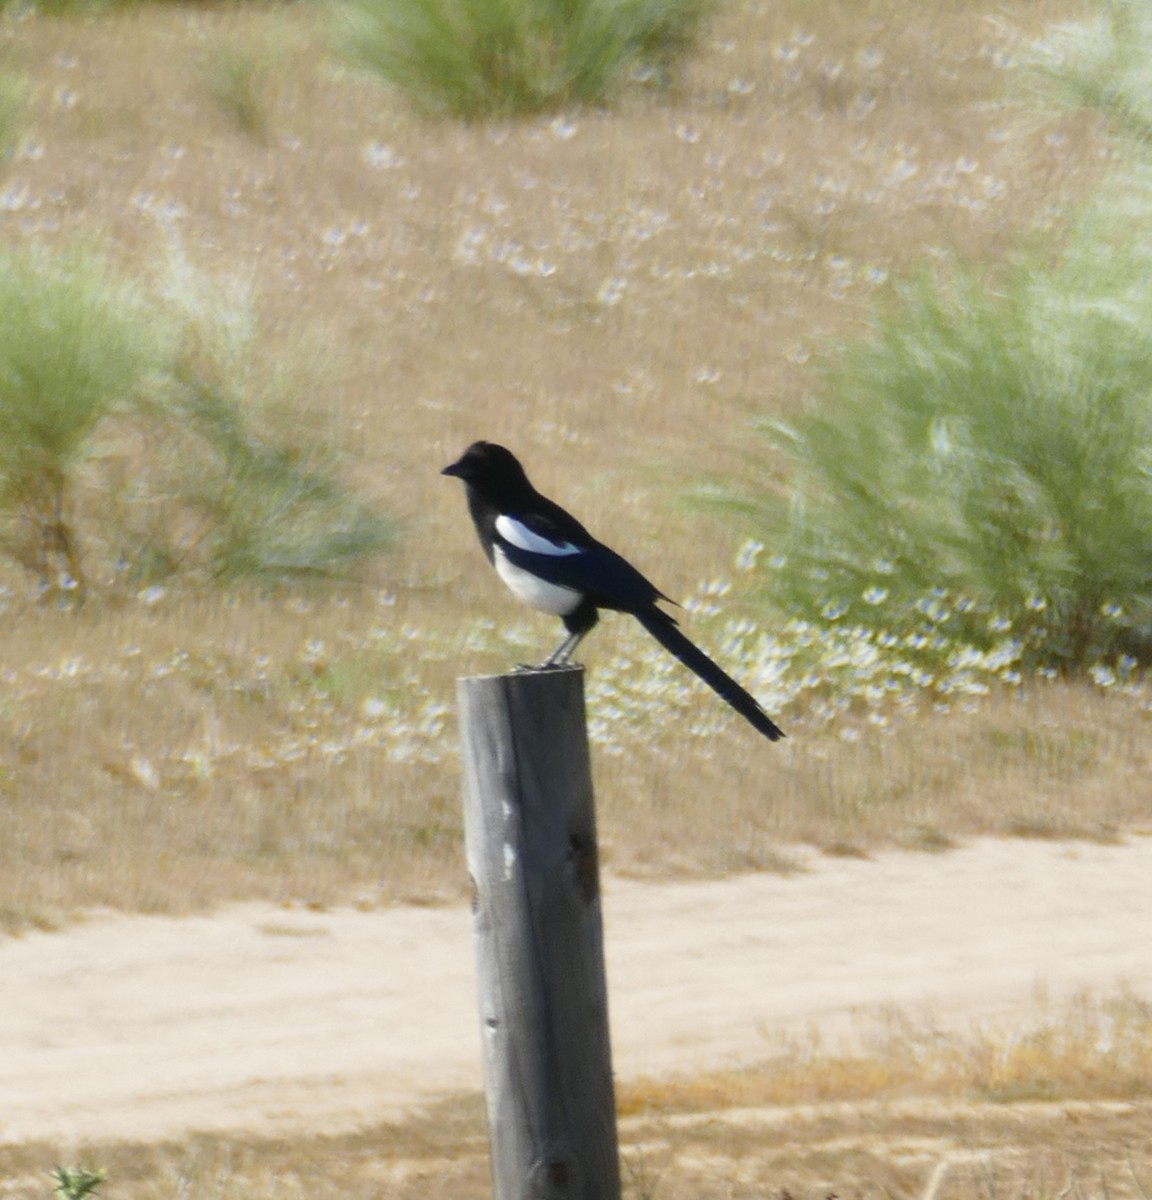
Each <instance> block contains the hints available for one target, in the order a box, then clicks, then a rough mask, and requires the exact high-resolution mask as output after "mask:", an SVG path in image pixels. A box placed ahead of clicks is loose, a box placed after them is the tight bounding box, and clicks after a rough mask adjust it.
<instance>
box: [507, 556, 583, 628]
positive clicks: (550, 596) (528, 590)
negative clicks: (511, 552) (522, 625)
mask: <svg viewBox="0 0 1152 1200" xmlns="http://www.w3.org/2000/svg"><path fill="white" fill-rule="evenodd" d="M495 562H496V574H497V575H499V576H500V578H501V579H503V580H504V582H505V583H506V584H507V585H508V586H509V587H510V588H511V589H512V593H513V595H515V596H516V597H518V598H519V599H520V600H523V601H524V603H525V604H530V605H531V606H532V607H533V608H538V609H539V610H540V611H541V612H546V613H553V614H554V615H556V616H558V617H564V616H567V615H568V613H570V612H574V611H575V610H576V609H577V608H579V607H580V602H581V601H582V600H583V599H584V593H583V592H578V591H576V590H574V589H573V588H566V587H561V585H560V584H558V583H548V582H547V580H544V579H541V578H540V576H539V575H533V574H532V572H531V571H525V570H524V568H523V567H518V566H516V565H515V564H514V563H511V562H509V561H508V552H507V551H506V550H505V549H504V547H503V546H497V547H496V559H495Z"/></svg>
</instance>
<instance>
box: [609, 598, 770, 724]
mask: <svg viewBox="0 0 1152 1200" xmlns="http://www.w3.org/2000/svg"><path fill="white" fill-rule="evenodd" d="M632 615H633V616H634V617H635V618H636V620H637V621H639V622H640V624H641V625H643V626H644V628H645V629H647V630H648V632H649V633H650V634H651V635H652V636H653V637H654V638H655V639H656V640H657V641H658V642H659V643H660V645H661V646H663V647H664V649H665V650H667V651H668V653H669V654H671V655H672V656H673V657H674V658H678V659H679V660H680V661H681V662H682V663H683V664H684V665H685V666H686V667H687V668H688V670H690V671H695V672H696V674H697V675H699V676H700V678H701V679H702V680H704V682H705V683H706V684H707V685H708V686H709V687H710V688H711V689H712V690H713V691H714V692H715V693H716V694H717V695H718V696H719V697H720V698H721V699H722V700H725V701H727V702H728V703H729V704H730V705H731V706H732V707H733V708H734V709H735V710H736V711H737V712H738V713H739V714H740V715H741V716H742V717H743V718H744V719H745V720H746V721H747V722H748V723H749V724H750V725H752V726H753V727H755V728H756V729H758V730H759V731H760V732H761V733H762V734H763V735H764V736H765V737H766V738H768V739H769V740H770V741H773V742H775V741H778V740H779V739H780V738H782V737H783V736H784V731H783V730H782V729H781V728H780V727H779V726H778V725H777V724H776V723H775V722H774V721H773V720H772V718H771V717H770V716H769V715H768V714H767V713H766V712H765V711H764V710H763V709H762V708H761V707H760V705H759V703H758V702H757V701H756V699H755V697H754V696H752V695H750V694H749V693H748V692H746V691H745V690H744V689H743V688H742V687H741V686H740V685H739V684H738V683H737V682H736V680H735V679H733V678H732V676H731V675H729V674H728V673H727V672H725V671H724V670H723V669H722V668H721V667H719V666H718V665H717V664H716V663H714V662H713V661H712V660H711V659H710V658H709V657H708V655H707V654H705V653H704V651H703V650H701V649H700V647H699V646H697V645H696V644H695V643H694V642H690V641H689V640H688V638H687V637H685V636H684V634H683V633H681V632H680V629H679V627H678V626H677V624H676V622H675V620H673V618H672V617H670V616H668V614H667V613H665V612H661V611H660V609H658V608H650V609H646V610H643V611H641V612H633V614H632Z"/></svg>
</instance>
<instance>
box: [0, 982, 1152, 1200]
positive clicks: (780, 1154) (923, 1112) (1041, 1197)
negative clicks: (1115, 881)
mask: <svg viewBox="0 0 1152 1200" xmlns="http://www.w3.org/2000/svg"><path fill="white" fill-rule="evenodd" d="M853 1037H854V1041H855V1042H856V1043H857V1044H856V1046H855V1048H853V1049H852V1050H850V1051H847V1050H837V1049H836V1048H833V1047H828V1046H824V1045H821V1044H819V1043H818V1042H816V1041H814V1040H813V1039H806V1040H802V1041H800V1042H798V1043H795V1044H792V1045H790V1046H783V1047H782V1048H781V1051H780V1053H779V1054H778V1055H777V1056H776V1057H774V1058H773V1059H772V1060H771V1061H769V1062H767V1063H764V1064H761V1065H759V1066H757V1067H752V1068H745V1069H741V1070H739V1071H726V1072H719V1073H716V1074H713V1075H709V1076H705V1077H700V1078H695V1079H686V1080H679V1081H667V1080H663V1081H659V1082H653V1081H649V1082H639V1083H636V1084H632V1085H630V1086H627V1087H624V1088H622V1089H621V1092H620V1095H619V1108H620V1113H621V1120H620V1136H621V1147H622V1159H623V1177H624V1183H625V1192H624V1194H625V1196H626V1197H629V1198H632V1200H710V1198H712V1197H715V1198H716V1200H720V1198H721V1197H724V1198H727V1200H731V1198H734V1197H735V1198H741V1200H752V1198H754V1197H755V1198H761V1200H762V1198H767V1197H783V1196H785V1195H791V1196H793V1197H796V1198H797V1200H799V1198H800V1197H821V1198H826V1197H828V1196H829V1195H832V1194H835V1195H837V1196H841V1197H853V1196H859V1197H872V1196H906V1197H916V1196H918V1197H923V1198H924V1200H928V1198H929V1197H936V1198H938V1200H953V1198H955V1200H960V1198H961V1197H965V1198H967V1197H976V1196H979V1197H985V1198H986V1200H996V1198H998V1197H1024V1196H1029V1197H1034V1198H1035V1200H1048V1198H1052V1200H1055V1198H1056V1197H1077V1198H1079V1197H1106V1196H1111V1197H1116V1198H1129V1197H1132V1198H1144V1197H1147V1195H1148V1193H1149V1189H1150V1188H1152V1121H1150V1120H1149V1117H1150V1116H1152V1108H1150V1104H1149V1090H1150V1084H1149V1080H1150V1079H1152V1013H1150V1012H1149V1009H1148V1005H1147V1004H1145V1003H1142V1002H1140V1001H1138V1000H1136V999H1135V998H1133V997H1131V996H1126V995H1119V996H1116V997H1114V998H1112V999H1110V1000H1107V1001H1099V1000H1091V999H1089V998H1087V997H1083V998H1081V999H1079V1000H1077V1001H1076V1002H1075V1003H1074V1004H1072V1005H1071V1006H1070V1007H1068V1008H1067V1009H1065V1010H1061V1011H1048V1010H1044V1009H1042V1015H1041V1017H1040V1019H1039V1020H1038V1021H1037V1022H1036V1024H1035V1025H1034V1026H1033V1028H1031V1029H1029V1030H1027V1031H1019V1030H1016V1031H1012V1030H1009V1029H1006V1028H986V1029H974V1030H973V1031H971V1032H970V1033H969V1034H966V1035H963V1036H961V1035H954V1034H953V1035H949V1034H944V1033H942V1032H940V1031H939V1030H937V1029H935V1028H934V1027H932V1026H931V1025H928V1024H920V1025H917V1024H915V1023H911V1022H908V1021H907V1020H902V1019H900V1018H898V1017H895V1016H891V1017H888V1018H886V1019H880V1020H862V1021H861V1024H860V1028H859V1029H858V1030H857V1031H856V1033H855V1034H854V1035H853ZM61 1158H64V1159H65V1160H66V1161H67V1162H68V1163H70V1164H77V1163H83V1164H84V1165H87V1166H99V1167H102V1168H104V1169H105V1170H107V1172H108V1176H109V1183H108V1185H107V1190H108V1194H109V1195H110V1196H111V1195H116V1196H120V1197H125V1198H126V1200H127V1198H130V1200H153V1198H156V1200H159V1198H160V1197H169V1196H172V1195H180V1196H184V1197H187V1198H188V1200H208V1198H209V1197H212V1198H213V1200H219V1198H236V1200H239V1198H241V1197H245V1198H251V1200H257V1198H263V1197H273V1196H274V1197H276V1198H277V1200H281V1198H283V1197H308V1198H309V1200H312V1198H315V1197H320V1198H324V1197H329V1196H331V1197H336V1196H348V1195H372V1196H388V1197H389V1198H395V1200H407V1198H409V1197H411V1198H413V1200H415V1198H417V1197H425V1196H428V1195H430V1194H434V1195H451V1196H454V1197H460V1198H461V1200H468V1198H471V1197H482V1196H488V1195H490V1180H489V1175H488V1162H487V1145H486V1139H485V1121H484V1114H483V1110H482V1106H481V1103H480V1100H479V1098H478V1097H466V1098H460V1099H457V1100H451V1101H446V1102H443V1103H441V1104H438V1105H436V1106H434V1107H432V1108H430V1109H428V1110H427V1111H424V1112H421V1113H419V1114H414V1115H413V1116H412V1117H411V1118H409V1119H408V1120H406V1121H403V1122H400V1123H398V1124H394V1125H381V1126H377V1127H374V1128H368V1129H365V1130H364V1131H362V1132H360V1133H356V1134H342V1135H338V1136H331V1137H296V1138H292V1139H286V1138H278V1139H254V1138H251V1137H246V1136H243V1135H238V1136H234V1137H231V1136H192V1137H190V1138H188V1139H186V1140H183V1141H179V1142H169V1143H165V1144H161V1145H139V1144H134V1143H112V1144H106V1143H101V1144H84V1145H60V1144H52V1145H49V1144H47V1143H43V1144H42V1143H33V1144H28V1145H22V1146H16V1147H0V1176H2V1177H3V1178H4V1180H5V1183H4V1184H2V1185H0V1194H3V1195H4V1196H7V1197H12V1198H13V1200H24V1198H28V1200H32V1197H37V1196H41V1195H43V1194H44V1186H45V1179H46V1177H47V1171H48V1167H47V1164H50V1163H52V1162H55V1161H59V1160H60V1159H61Z"/></svg>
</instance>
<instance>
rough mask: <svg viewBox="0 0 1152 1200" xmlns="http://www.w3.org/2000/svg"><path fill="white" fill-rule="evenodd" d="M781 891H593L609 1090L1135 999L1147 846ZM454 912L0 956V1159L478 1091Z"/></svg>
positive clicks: (355, 917) (1151, 873)
mask: <svg viewBox="0 0 1152 1200" xmlns="http://www.w3.org/2000/svg"><path fill="white" fill-rule="evenodd" d="M809 867H810V870H809V871H808V872H807V873H805V874H802V875H798V876H793V877H790V878H780V877H774V876H748V877H741V878H737V879H732V880H726V881H723V882H719V883H700V884H667V885H665V884H660V885H652V884H637V883H629V882H625V881H619V880H609V881H607V883H606V887H605V913H606V921H607V934H608V970H609V984H610V989H611V1008H612V1032H613V1041H614V1044H615V1063H616V1069H617V1073H618V1074H619V1075H621V1076H622V1077H625V1078H630V1077H634V1076H636V1075H640V1074H649V1073H651V1074H659V1073H664V1072H671V1071H694V1070H698V1069H702V1068H706V1067H712V1066H720V1065H723V1064H725V1063H729V1062H741V1061H745V1062H746V1061H751V1060H754V1059H756V1058H757V1057H762V1056H764V1055H765V1054H766V1053H768V1052H769V1051H770V1049H771V1045H772V1040H771V1039H772V1037H773V1036H774V1035H775V1034H776V1033H777V1032H778V1031H780V1030H782V1029H783V1030H788V1029H804V1028H806V1027H807V1026H808V1025H809V1024H811V1023H813V1022H817V1023H819V1024H820V1025H821V1026H822V1027H823V1028H825V1029H830V1030H835V1029H843V1028H846V1027H847V1026H848V1024H850V1021H851V1017H852V1014H853V1013H854V1012H859V1011H861V1010H864V1011H867V1010H869V1009H871V1008H875V1007H877V1006H885V1005H898V1006H900V1007H901V1008H903V1009H906V1010H910V1011H911V1012H912V1013H913V1014H930V1015H931V1017H932V1019H934V1020H936V1021H938V1022H939V1023H940V1024H941V1025H945V1026H953V1027H954V1026H957V1025H963V1024H966V1023H968V1022H970V1021H971V1020H973V1019H975V1018H988V1017H995V1018H997V1019H1005V1020H1008V1019H1012V1018H1013V1017H1020V1016H1023V1015H1024V1014H1026V1013H1027V1012H1028V1011H1029V1010H1030V1008H1031V1007H1032V1005H1033V1004H1034V996H1035V989H1036V988H1037V986H1038V985H1043V986H1045V987H1046V988H1047V989H1048V993H1049V995H1050V996H1052V997H1053V998H1059V997H1060V996H1062V995H1064V994H1066V993H1069V992H1073V991H1076V990H1078V989H1080V988H1083V987H1090V988H1092V989H1093V990H1097V991H1103V992H1108V991H1110V990H1112V989H1113V988H1114V987H1115V986H1116V985H1117V984H1118V983H1120V982H1126V983H1128V984H1129V985H1131V986H1132V987H1133V988H1135V989H1136V990H1137V991H1139V992H1141V993H1143V994H1150V993H1152V838H1143V839H1134V840H1132V841H1131V842H1130V843H1129V844H1127V845H1124V846H1098V845H1071V846H1069V845H1060V844H1052V843H1039V842H1033V843H1029V842H995V841H987V842H980V843H977V844H975V845H973V846H971V847H968V848H966V849H963V850H957V851H953V852H951V853H948V854H943V855H926V854H900V853H892V854H885V855H883V856H882V857H879V858H877V859H876V860H873V861H857V860H844V859H827V858H820V857H814V858H812V859H811V860H810V861H809ZM479 1061H480V1059H479V1049H478V1037H477V1032H476V1017H475V1008H474V994H473V978H472V947H471V932H470V919H469V916H468V913H467V911H466V910H464V909H395V910H389V911H384V912H376V913H360V912H344V911H339V912H329V913H312V912H306V911H289V910H285V909H278V908H274V907H270V906H263V905H262V906H244V907H241V908H235V909H232V910H229V911H227V912H225V913H223V914H220V915H217V916H212V917H203V918H189V919H182V920H176V919H167V918H154V917H110V918H107V919H99V920H93V921H92V922H90V923H88V924H86V925H82V926H79V927H77V928H75V929H72V930H70V931H68V932H66V933H62V934H36V935H32V936H28V937H24V938H21V939H18V940H9V941H6V942H2V943H0V1141H19V1140H25V1139H31V1138H40V1137H51V1138H58V1139H66V1140H68V1141H72V1140H78V1139H82V1138H106V1137H123V1138H135V1139H147V1138H159V1137H163V1136H166V1135H178V1134H181V1133H183V1132H184V1131H187V1130H191V1129H222V1128H237V1129H247V1130H251V1131H254V1132H273V1131H287V1130H291V1129H297V1128H299V1129H308V1130H312V1131H322V1130H329V1131H333V1130H338V1129H347V1128H352V1127H355V1126H357V1125H360V1124H366V1123H369V1122H372V1121H375V1120H380V1119H383V1118H386V1117H390V1116H395V1115H397V1114H399V1113H401V1112H403V1111H405V1110H406V1109H409V1108H411V1107H412V1106H413V1105H418V1104H420V1103H421V1102H423V1101H426V1100H428V1099H431V1098H434V1097H436V1096H439V1095H443V1094H445V1093H449V1092H452V1091H457V1090H461V1089H469V1090H470V1089H476V1088H478V1087H479V1086H480V1079H479Z"/></svg>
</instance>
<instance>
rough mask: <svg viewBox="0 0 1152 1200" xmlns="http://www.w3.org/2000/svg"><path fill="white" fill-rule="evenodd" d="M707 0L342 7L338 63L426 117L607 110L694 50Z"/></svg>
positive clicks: (407, 1) (370, 1)
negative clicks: (367, 75)
mask: <svg viewBox="0 0 1152 1200" xmlns="http://www.w3.org/2000/svg"><path fill="white" fill-rule="evenodd" d="M714 2H715V0H343V2H341V3H339V4H338V7H337V10H336V11H337V14H338V21H339V29H340V33H339V37H340V41H341V43H342V45H343V47H344V49H345V50H346V51H347V53H348V54H349V55H350V56H351V57H353V58H354V59H356V60H358V61H359V62H361V63H362V64H363V65H365V66H367V67H369V68H370V69H372V70H373V71H375V72H376V73H378V74H379V75H380V76H381V77H382V78H383V79H385V80H386V81H387V82H389V83H391V84H393V85H394V86H396V87H398V88H399V89H400V90H401V91H403V92H404V93H405V94H406V95H407V96H408V98H409V100H410V101H411V103H412V104H413V105H414V106H415V107H416V108H417V109H418V110H419V111H421V112H423V113H426V114H448V115H452V116H458V117H464V118H466V119H473V118H480V117H510V116H518V115H523V114H529V113H535V112H542V111H548V110H551V109H556V108H561V107H564V106H567V105H574V104H599V103H603V102H605V101H606V100H608V99H610V98H611V97H612V95H613V94H614V93H615V92H616V91H618V89H619V88H620V87H621V86H622V85H623V83H624V82H625V81H626V80H627V78H628V77H629V75H630V73H631V72H632V71H633V70H634V69H635V68H636V67H637V66H638V65H639V64H640V63H643V62H651V63H653V64H655V65H656V66H657V67H658V68H659V69H660V70H661V72H663V73H666V72H667V71H668V70H670V69H671V67H672V66H673V65H674V64H675V63H676V62H678V61H679V60H680V59H682V58H683V57H684V56H685V55H687V54H688V53H689V52H690V51H691V50H692V49H693V48H694V47H695V44H696V42H697V39H698V37H699V35H700V32H701V29H702V27H703V24H704V22H705V20H706V18H707V16H708V15H709V14H710V13H711V11H712V9H713V7H714Z"/></svg>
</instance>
